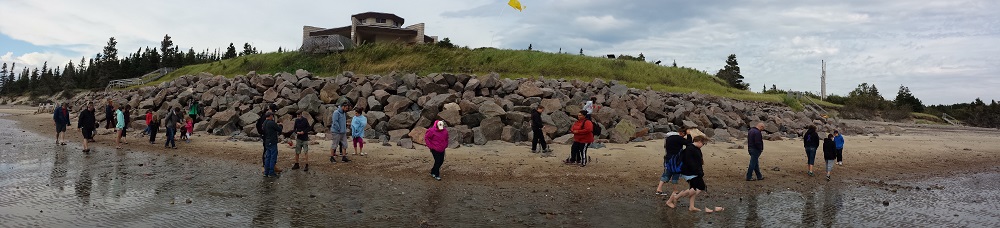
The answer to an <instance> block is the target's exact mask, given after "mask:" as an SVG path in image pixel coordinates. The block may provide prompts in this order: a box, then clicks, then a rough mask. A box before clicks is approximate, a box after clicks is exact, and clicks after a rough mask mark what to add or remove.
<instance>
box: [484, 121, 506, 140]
mask: <svg viewBox="0 0 1000 228" xmlns="http://www.w3.org/2000/svg"><path fill="white" fill-rule="evenodd" d="M479 126H480V128H481V129H482V132H483V135H485V136H486V140H500V136H501V134H502V133H503V127H504V125H503V122H502V121H501V120H500V117H496V116H495V117H487V118H486V119H484V120H483V122H482V124H480V125H479Z"/></svg>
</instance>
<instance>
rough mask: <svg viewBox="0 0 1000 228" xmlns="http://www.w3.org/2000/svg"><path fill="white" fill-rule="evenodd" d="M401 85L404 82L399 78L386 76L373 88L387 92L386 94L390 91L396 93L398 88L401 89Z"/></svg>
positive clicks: (376, 82)
mask: <svg viewBox="0 0 1000 228" xmlns="http://www.w3.org/2000/svg"><path fill="white" fill-rule="evenodd" d="M414 79H416V78H414ZM401 84H402V80H400V79H399V78H396V77H393V76H392V75H386V76H382V77H380V78H379V79H378V81H375V85H374V86H373V89H375V90H382V91H385V92H388V91H393V92H395V91H396V88H397V87H399V86H400V85H401Z"/></svg>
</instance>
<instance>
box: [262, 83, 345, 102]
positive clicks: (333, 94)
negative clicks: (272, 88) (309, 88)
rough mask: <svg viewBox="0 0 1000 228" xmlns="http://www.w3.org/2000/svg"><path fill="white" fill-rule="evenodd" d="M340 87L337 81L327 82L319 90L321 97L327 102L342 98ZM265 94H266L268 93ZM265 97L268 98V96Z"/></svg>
mask: <svg viewBox="0 0 1000 228" xmlns="http://www.w3.org/2000/svg"><path fill="white" fill-rule="evenodd" d="M339 89H340V86H338V85H337V84H336V83H326V85H324V86H323V88H322V89H320V90H319V99H320V100H321V101H323V103H326V104H329V103H333V102H334V101H336V100H337V99H340V94H339V93H337V90H339ZM264 94H265V96H266V94H267V93H264ZM264 99H265V100H266V99H267V98H264Z"/></svg>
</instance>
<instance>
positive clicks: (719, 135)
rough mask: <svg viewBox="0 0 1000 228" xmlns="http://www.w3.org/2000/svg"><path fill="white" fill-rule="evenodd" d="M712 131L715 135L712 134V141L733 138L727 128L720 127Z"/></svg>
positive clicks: (728, 140) (723, 140)
mask: <svg viewBox="0 0 1000 228" xmlns="http://www.w3.org/2000/svg"><path fill="white" fill-rule="evenodd" d="M713 133H715V135H713V136H712V140H713V141H717V142H730V141H732V140H733V136H732V135H731V134H730V133H729V130H727V129H721V128H720V129H714V130H713Z"/></svg>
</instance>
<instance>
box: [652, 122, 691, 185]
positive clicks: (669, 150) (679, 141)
mask: <svg viewBox="0 0 1000 228" xmlns="http://www.w3.org/2000/svg"><path fill="white" fill-rule="evenodd" d="M687 130H688V128H682V129H680V130H678V131H677V132H670V133H667V139H666V140H665V141H664V143H663V149H664V150H665V151H666V154H665V155H664V156H663V163H664V168H663V174H662V175H660V184H659V185H657V186H656V195H668V194H666V193H664V192H663V184H664V183H673V184H675V185H676V184H677V181H678V180H679V179H680V176H681V174H680V173H674V172H671V171H670V170H667V168H666V163H667V161H669V160H670V158H673V157H675V156H679V155H680V153H681V150H683V149H684V145H687V144H689V143H691V135H688V133H687ZM670 188H671V191H670V194H669V195H674V194H677V190H676V189H675V188H674V187H673V186H671V187H670Z"/></svg>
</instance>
